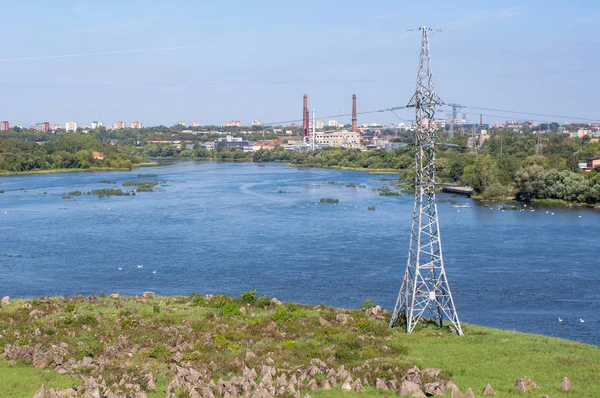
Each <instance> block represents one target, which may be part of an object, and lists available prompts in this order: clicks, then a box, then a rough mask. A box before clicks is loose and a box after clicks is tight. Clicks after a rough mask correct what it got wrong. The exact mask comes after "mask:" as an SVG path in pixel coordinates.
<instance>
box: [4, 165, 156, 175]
mask: <svg viewBox="0 0 600 398" xmlns="http://www.w3.org/2000/svg"><path fill="white" fill-rule="evenodd" d="M152 166H158V163H157V162H144V163H138V164H134V165H133V167H132V168H131V169H126V168H118V167H90V168H89V169H43V170H29V171H0V177H9V176H18V175H27V174H54V173H82V172H83V173H85V172H97V171H132V170H133V169H136V168H140V167H152Z"/></svg>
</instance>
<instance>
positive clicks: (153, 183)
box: [122, 181, 158, 189]
mask: <svg viewBox="0 0 600 398" xmlns="http://www.w3.org/2000/svg"><path fill="white" fill-rule="evenodd" d="M122 185H123V186H124V187H138V189H140V188H153V187H155V186H157V185H158V182H156V181H125V182H124V183H123V184H122Z"/></svg>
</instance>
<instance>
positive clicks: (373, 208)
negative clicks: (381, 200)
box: [367, 206, 375, 210]
mask: <svg viewBox="0 0 600 398" xmlns="http://www.w3.org/2000/svg"><path fill="white" fill-rule="evenodd" d="M367 210H375V206H369V208H368V209H367Z"/></svg>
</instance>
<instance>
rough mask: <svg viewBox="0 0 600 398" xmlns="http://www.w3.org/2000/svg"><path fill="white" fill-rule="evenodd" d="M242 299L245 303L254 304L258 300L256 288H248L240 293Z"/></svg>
mask: <svg viewBox="0 0 600 398" xmlns="http://www.w3.org/2000/svg"><path fill="white" fill-rule="evenodd" d="M240 300H241V301H242V303H244V304H254V302H255V301H256V289H253V290H246V291H245V292H243V293H242V294H241V295H240Z"/></svg>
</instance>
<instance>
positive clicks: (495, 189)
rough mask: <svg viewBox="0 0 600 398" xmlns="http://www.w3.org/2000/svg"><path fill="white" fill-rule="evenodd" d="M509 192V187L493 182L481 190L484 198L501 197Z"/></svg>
mask: <svg viewBox="0 0 600 398" xmlns="http://www.w3.org/2000/svg"><path fill="white" fill-rule="evenodd" d="M510 194H511V189H510V188H509V187H505V186H504V185H502V184H499V183H494V184H492V185H490V186H488V187H487V188H486V189H485V191H483V195H482V196H483V198H484V199H502V198H504V197H506V196H509V195H510Z"/></svg>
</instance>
